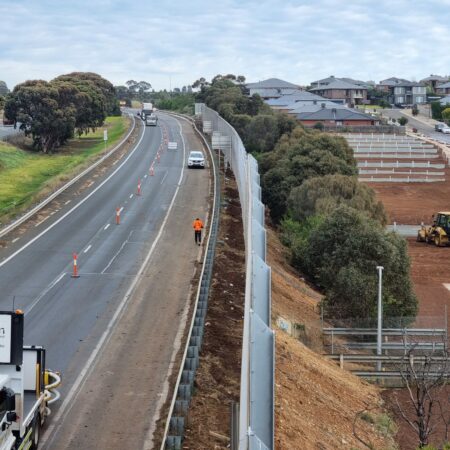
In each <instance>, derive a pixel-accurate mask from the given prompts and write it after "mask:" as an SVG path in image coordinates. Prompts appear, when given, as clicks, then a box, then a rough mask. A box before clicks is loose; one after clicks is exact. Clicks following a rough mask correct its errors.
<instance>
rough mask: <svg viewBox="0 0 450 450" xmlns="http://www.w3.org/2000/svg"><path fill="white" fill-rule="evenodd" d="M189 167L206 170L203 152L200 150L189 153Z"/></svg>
mask: <svg viewBox="0 0 450 450" xmlns="http://www.w3.org/2000/svg"><path fill="white" fill-rule="evenodd" d="M188 167H189V168H192V167H200V169H204V168H205V156H204V155H203V152H201V151H200V150H192V151H191V152H189V158H188Z"/></svg>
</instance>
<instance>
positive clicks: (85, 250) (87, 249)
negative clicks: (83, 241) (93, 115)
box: [83, 244, 92, 253]
mask: <svg viewBox="0 0 450 450" xmlns="http://www.w3.org/2000/svg"><path fill="white" fill-rule="evenodd" d="M91 247H92V245H91V244H89V245H88V246H87V247H86V248H85V249H84V252H83V253H87V252H88V251H89V250H90V249H91Z"/></svg>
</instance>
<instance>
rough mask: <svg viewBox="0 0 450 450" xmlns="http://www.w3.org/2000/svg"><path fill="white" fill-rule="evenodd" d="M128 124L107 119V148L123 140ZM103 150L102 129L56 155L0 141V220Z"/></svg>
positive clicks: (18, 209)
mask: <svg viewBox="0 0 450 450" xmlns="http://www.w3.org/2000/svg"><path fill="white" fill-rule="evenodd" d="M128 123H129V122H128V119H127V118H125V117H108V118H107V119H106V124H105V125H106V128H107V129H108V142H107V144H108V147H111V146H113V145H114V144H116V143H117V142H118V141H119V140H120V139H121V138H122V137H123V135H124V134H125V133H126V131H127V129H128ZM104 149H105V144H104V142H103V128H101V129H97V130H96V131H95V132H93V133H89V134H87V135H83V136H82V137H80V138H78V139H73V140H71V141H70V142H69V143H68V144H67V145H65V146H64V147H62V148H61V149H60V152H59V153H57V154H54V155H46V154H37V153H31V152H27V151H24V150H21V149H18V148H16V147H13V146H11V145H9V144H6V143H4V142H0V221H1V222H4V221H5V220H8V219H10V218H11V217H12V216H14V215H15V214H17V213H18V212H20V211H21V210H23V209H25V208H26V207H28V206H29V205H30V204H32V203H33V202H35V201H37V200H38V199H39V198H40V197H42V196H43V195H45V193H46V192H47V191H49V190H52V188H53V187H55V186H56V185H57V184H58V183H60V182H61V181H63V180H65V179H67V178H69V177H70V176H71V175H73V174H74V173H75V172H77V171H78V170H77V168H78V169H79V168H81V167H82V166H83V165H87V163H89V162H90V160H93V159H94V158H95V156H96V155H98V154H99V153H101V152H102V151H103V150H104ZM1 222H0V223H1Z"/></svg>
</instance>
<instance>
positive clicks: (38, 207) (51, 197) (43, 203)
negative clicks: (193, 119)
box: [0, 115, 136, 237]
mask: <svg viewBox="0 0 450 450" xmlns="http://www.w3.org/2000/svg"><path fill="white" fill-rule="evenodd" d="M129 116H130V117H131V119H132V126H131V128H130V130H129V131H128V133H127V134H126V136H125V137H124V138H123V139H122V140H121V141H120V142H119V143H118V144H117V145H115V146H114V147H113V148H112V149H111V150H109V151H108V153H106V154H104V155H103V156H101V158H99V159H98V160H97V161H95V162H94V163H93V164H91V165H90V166H89V167H88V168H87V169H85V170H83V171H82V172H81V173H80V174H78V175H77V176H75V177H74V178H72V179H71V180H70V181H68V182H67V183H66V184H65V185H64V186H61V187H60V188H59V189H57V190H56V191H55V192H53V193H52V194H50V195H49V196H48V197H47V198H45V199H44V200H42V201H41V202H40V203H39V204H38V205H36V206H35V207H34V208H32V209H31V210H29V211H27V212H26V213H25V214H23V215H22V216H21V217H19V218H18V219H16V220H15V221H14V222H12V223H10V224H9V225H7V226H5V227H4V228H2V229H1V230H0V237H3V236H5V235H6V234H8V233H9V232H10V231H12V230H14V229H15V228H17V227H18V226H19V225H22V224H23V223H24V222H26V221H27V220H28V219H29V218H30V217H33V215H34V214H36V213H37V212H38V211H40V210H41V209H42V208H44V207H45V206H47V205H48V204H49V203H50V202H51V201H52V200H54V199H55V198H56V197H58V195H60V194H62V193H63V192H64V191H65V190H66V189H68V188H69V187H70V186H72V185H73V184H74V183H76V182H77V181H78V180H79V179H80V178H83V177H84V176H85V175H87V174H88V173H90V172H92V171H93V170H94V169H95V168H96V167H97V166H98V165H99V164H101V163H102V162H103V161H105V159H107V158H109V157H110V156H111V155H113V154H114V153H115V152H116V151H117V149H119V148H120V147H121V146H122V145H123V144H124V143H125V142H126V141H127V139H128V138H129V137H130V136H131V133H132V132H133V131H134V129H135V128H136V120H135V119H134V116H133V115H129ZM14 206H17V205H14Z"/></svg>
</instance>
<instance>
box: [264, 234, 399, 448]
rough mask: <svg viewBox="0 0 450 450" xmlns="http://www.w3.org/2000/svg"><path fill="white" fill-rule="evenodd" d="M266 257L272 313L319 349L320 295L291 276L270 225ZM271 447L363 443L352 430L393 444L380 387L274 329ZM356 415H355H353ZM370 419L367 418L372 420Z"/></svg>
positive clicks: (387, 445) (383, 444) (377, 442)
mask: <svg viewBox="0 0 450 450" xmlns="http://www.w3.org/2000/svg"><path fill="white" fill-rule="evenodd" d="M268 255H269V256H268V262H269V264H270V265H271V266H272V275H273V276H272V307H273V310H272V314H273V317H272V318H273V322H274V329H277V327H276V324H275V322H276V320H277V318H278V316H282V317H283V318H284V319H286V321H290V322H292V323H297V324H301V326H302V330H303V329H304V332H303V336H302V339H306V342H307V343H308V345H311V346H312V347H313V348H317V349H320V320H319V314H318V309H317V303H318V300H319V299H320V295H319V294H318V293H316V292H314V291H313V290H312V289H311V288H309V287H308V286H307V285H306V283H305V282H304V281H302V280H301V279H300V278H298V277H296V276H295V274H294V273H293V272H292V270H291V269H290V268H289V266H288V265H287V263H286V258H285V256H284V249H283V246H282V245H281V243H280V242H279V240H278V239H277V237H276V235H275V233H274V232H273V231H270V230H269V232H268ZM275 379H276V409H275V421H276V422H275V433H276V436H275V438H276V441H275V442H276V449H277V450H297V449H304V450H308V449H363V448H366V447H365V446H364V445H363V444H362V443H361V442H360V441H358V439H357V438H356V437H355V436H354V434H353V421H354V420H355V417H356V416H357V415H358V413H361V412H362V411H364V410H368V412H367V413H363V414H362V416H363V417H364V419H358V420H357V421H356V425H355V427H356V430H357V434H358V435H359V436H360V437H361V438H362V439H363V440H364V441H365V442H367V443H369V442H371V443H372V445H373V448H375V449H380V450H381V449H383V450H388V449H393V448H395V443H394V442H393V440H392V438H391V437H390V434H389V433H388V432H386V429H385V428H386V427H385V423H386V421H387V416H385V415H384V410H383V409H382V404H383V401H382V399H381V396H380V390H379V389H378V388H376V387H374V386H372V385H369V384H368V383H365V382H364V381H361V380H360V379H359V378H357V377H355V376H353V375H351V374H350V373H348V372H345V371H342V370H341V369H339V367H337V366H336V365H335V364H334V363H331V362H329V361H328V360H326V359H325V358H324V357H322V356H320V355H319V354H318V353H315V352H314V351H312V350H310V349H309V348H307V347H306V346H305V345H304V344H303V343H301V342H300V341H299V340H298V339H296V338H294V337H291V336H290V335H288V334H287V333H285V332H284V331H281V330H277V333H276V373H275ZM358 417H359V416H358ZM372 422H373V423H372Z"/></svg>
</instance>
